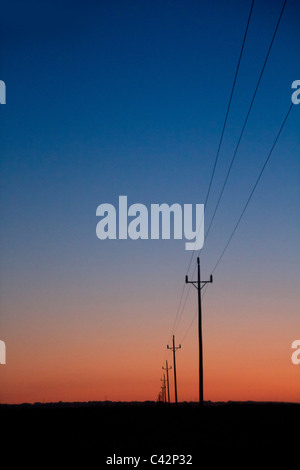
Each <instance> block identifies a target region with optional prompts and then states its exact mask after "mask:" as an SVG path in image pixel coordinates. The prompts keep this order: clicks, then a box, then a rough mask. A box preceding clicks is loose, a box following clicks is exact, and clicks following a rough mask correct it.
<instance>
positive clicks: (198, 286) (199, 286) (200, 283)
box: [185, 257, 213, 406]
mask: <svg viewBox="0 0 300 470" xmlns="http://www.w3.org/2000/svg"><path fill="white" fill-rule="evenodd" d="M197 266H198V279H197V281H189V279H188V276H185V282H186V283H187V284H188V283H189V284H193V286H194V287H196V289H197V290H198V336H199V403H200V405H201V406H202V405H203V346H202V306H201V289H202V287H204V286H205V284H207V283H210V282H213V277H212V274H211V275H210V279H209V281H201V274H200V259H199V257H198V258H197Z"/></svg>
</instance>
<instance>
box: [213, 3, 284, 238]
mask: <svg viewBox="0 0 300 470" xmlns="http://www.w3.org/2000/svg"><path fill="white" fill-rule="evenodd" d="M285 5H286V0H285V1H284V4H283V7H282V9H281V12H280V15H279V18H278V21H277V24H276V28H275V31H274V33H273V36H272V40H271V43H270V46H269V49H268V52H267V55H266V58H265V61H264V64H263V67H262V70H261V72H260V76H259V78H258V82H257V84H256V87H255V90H254V94H253V96H252V100H251V103H250V106H249V109H248V112H247V115H246V118H245V121H244V124H243V127H242V130H241V133H240V136H239V139H238V142H237V145H236V148H235V151H234V154H233V157H232V160H231V163H230V165H229V168H228V171H227V175H226V177H225V180H224V183H223V187H222V189H221V192H220V195H219V199H218V201H217V204H216V207H215V210H214V212H213V215H212V218H211V221H210V224H209V226H208V229H207V232H206V236H205V238H206V239H207V236H208V234H209V231H210V228H211V226H212V223H213V221H214V218H215V215H216V212H217V210H218V207H219V204H220V201H221V198H222V195H223V193H224V189H225V186H226V184H227V181H228V177H229V175H230V172H231V169H232V166H233V162H234V160H235V157H236V154H237V151H238V149H239V146H240V143H241V140H242V136H243V134H244V130H245V127H246V124H247V122H248V118H249V115H250V112H251V109H252V106H253V103H254V100H255V97H256V93H257V90H258V87H259V85H260V82H261V79H262V76H263V73H264V70H265V67H266V64H267V61H268V58H269V55H270V52H271V49H272V46H273V42H274V39H275V36H276V33H277V30H278V27H279V23H280V21H281V18H282V15H283V11H284V8H285Z"/></svg>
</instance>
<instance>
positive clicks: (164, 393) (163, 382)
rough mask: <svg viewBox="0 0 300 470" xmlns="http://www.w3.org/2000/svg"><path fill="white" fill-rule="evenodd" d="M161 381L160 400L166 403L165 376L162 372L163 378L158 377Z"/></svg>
mask: <svg viewBox="0 0 300 470" xmlns="http://www.w3.org/2000/svg"><path fill="white" fill-rule="evenodd" d="M160 380H161V381H162V386H161V394H162V401H163V402H164V403H166V401H167V398H166V376H165V374H164V378H163V379H160Z"/></svg>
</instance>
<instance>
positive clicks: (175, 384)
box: [167, 335, 181, 405]
mask: <svg viewBox="0 0 300 470" xmlns="http://www.w3.org/2000/svg"><path fill="white" fill-rule="evenodd" d="M167 348H168V349H171V351H173V367H174V386H175V403H176V405H177V379H176V358H175V353H176V351H177V349H180V348H181V344H180V345H179V346H177V347H175V336H174V335H173V347H172V348H171V347H170V346H169V345H167Z"/></svg>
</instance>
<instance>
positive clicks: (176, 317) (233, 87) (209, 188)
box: [169, 0, 254, 341]
mask: <svg viewBox="0 0 300 470" xmlns="http://www.w3.org/2000/svg"><path fill="white" fill-rule="evenodd" d="M253 6H254V0H252V3H251V8H250V12H249V15H248V20H247V24H246V29H245V33H244V37H243V42H242V46H241V50H240V54H239V58H238V63H237V67H236V70H235V75H234V80H233V84H232V87H231V92H230V97H229V101H228V105H227V110H226V115H225V119H224V123H223V128H222V132H221V137H220V140H219V144H218V149H217V153H216V157H215V161H214V166H213V170H212V174H211V177H210V181H209V185H208V191H207V194H206V198H205V203H204V206H205V207H206V205H207V202H208V199H209V195H210V191H211V187H212V182H213V179H214V175H215V170H216V166H217V162H218V159H219V154H220V149H221V145H222V142H223V137H224V132H225V127H226V124H227V119H228V114H229V110H230V107H231V102H232V97H233V92H234V89H235V85H236V81H237V76H238V72H239V68H240V63H241V59H242V55H243V51H244V46H245V42H246V37H247V34H248V28H249V24H250V19H251V16H252V10H253ZM202 222H203V218H202V220H201V226H202ZM200 229H201V227H200V228H199V230H200ZM193 256H194V251H193V252H192V255H191V258H190V261H189V264H188V268H187V271H186V274H189V271H190V267H191V264H192V260H193ZM193 275H194V272H193ZM185 287H186V284H185V283H183V287H182V290H181V295H180V299H179V304H178V308H177V312H176V316H175V321H174V325H173V328H172V330H171V334H170V338H171V337H172V334H173V333H174V332H175V329H176V328H175V327H176V322H177V320H178V318H179V320H180V318H181V316H182V313H183V311H184V307H185V304H186V300H187V297H188V294H187V296H186V298H185V301H184V304H183V307H182V308H181V311H180V307H181V303H182V300H183V294H184V291H185ZM188 292H189V290H188ZM179 320H178V323H179ZM177 326H178V324H177ZM169 341H170V339H169Z"/></svg>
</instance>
